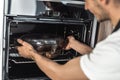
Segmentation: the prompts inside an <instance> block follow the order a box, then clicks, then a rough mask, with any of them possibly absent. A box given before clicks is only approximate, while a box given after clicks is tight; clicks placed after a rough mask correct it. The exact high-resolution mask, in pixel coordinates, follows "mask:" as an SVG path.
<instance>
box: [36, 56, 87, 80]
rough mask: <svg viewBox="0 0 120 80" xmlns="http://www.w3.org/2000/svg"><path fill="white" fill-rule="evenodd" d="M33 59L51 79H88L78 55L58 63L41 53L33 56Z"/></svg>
mask: <svg viewBox="0 0 120 80" xmlns="http://www.w3.org/2000/svg"><path fill="white" fill-rule="evenodd" d="M34 60H35V61H36V64H37V65H38V67H39V68H40V69H41V70H42V71H43V72H45V73H46V74H47V75H48V76H49V77H50V78H51V79H52V80H88V78H87V77H86V76H85V75H84V73H83V71H82V69H81V67H80V57H77V58H74V59H72V60H70V61H68V62H67V63H66V64H64V65H60V64H58V63H56V62H54V61H52V60H49V59H47V58H45V57H43V56H41V55H39V56H35V58H34Z"/></svg>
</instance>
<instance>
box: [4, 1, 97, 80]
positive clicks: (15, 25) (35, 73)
mask: <svg viewBox="0 0 120 80" xmlns="http://www.w3.org/2000/svg"><path fill="white" fill-rule="evenodd" d="M24 1H25V0H17V1H16V0H5V15H4V31H3V33H4V35H3V48H2V50H3V80H50V79H49V77H47V76H46V75H45V74H44V72H42V71H41V70H40V69H39V68H38V67H37V66H36V64H35V62H34V61H33V60H30V59H26V58H23V57H21V56H20V55H19V54H18V51H17V50H16V48H15V47H16V46H18V45H19V44H18V43H17V41H16V40H17V39H18V38H21V37H23V36H24V37H25V38H26V36H25V35H30V36H29V38H27V39H28V40H31V39H32V41H34V42H35V41H41V43H38V44H42V42H43V43H44V44H48V43H50V44H51V45H54V46H53V47H55V45H56V44H55V40H56V38H57V37H59V36H60V37H62V40H63V41H65V40H66V39H67V37H68V36H70V35H72V36H74V37H75V38H76V39H77V40H79V41H81V42H83V43H85V44H87V45H89V46H91V47H94V45H95V43H96V37H97V21H96V19H95V17H94V16H93V15H92V14H91V13H90V12H88V11H85V10H84V1H82V0H81V1H80V0H79V1H77V0H76V1H74V0H73V1H72V0H70V1H62V0H56V1H55V0H31V1H30V0H26V1H25V2H26V3H25V2H24ZM18 3H19V5H16V4H18ZM17 9H18V10H17ZM31 35H33V36H34V38H33V37H32V36H31ZM44 35H45V36H47V38H44V37H43V36H44ZM51 35H54V37H52V36H51ZM36 37H37V38H36ZM45 42H46V43H45ZM42 46H44V45H42ZM47 47H49V48H50V49H48V51H50V50H51V46H47ZM52 49H53V48H52ZM53 51H54V50H53ZM57 53H59V54H58V55H57V56H54V57H52V58H50V59H51V60H53V61H56V62H57V63H59V64H65V63H66V62H67V61H69V60H70V59H72V58H74V57H77V56H81V55H80V53H78V52H76V51H74V50H72V49H71V50H67V51H66V50H64V49H60V50H58V52H57ZM43 55H44V53H43Z"/></svg>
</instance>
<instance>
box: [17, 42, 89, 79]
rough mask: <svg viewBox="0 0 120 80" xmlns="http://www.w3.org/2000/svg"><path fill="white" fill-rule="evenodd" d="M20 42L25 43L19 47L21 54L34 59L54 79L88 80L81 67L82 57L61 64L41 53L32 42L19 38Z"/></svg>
mask: <svg viewBox="0 0 120 80" xmlns="http://www.w3.org/2000/svg"><path fill="white" fill-rule="evenodd" d="M18 42H19V43H20V44H22V45H23V46H20V47H18V48H17V49H18V51H19V53H20V55H21V56H23V57H25V58H31V59H33V60H34V61H35V62H36V64H37V65H38V67H39V68H40V69H41V70H42V71H43V72H44V73H45V74H47V76H49V77H50V78H51V79H52V80H87V77H86V76H85V75H84V73H83V72H82V69H81V67H80V57H78V58H74V59H72V60H70V61H68V62H67V63H66V64H64V65H60V64H58V63H56V62H54V61H52V60H50V59H47V58H45V57H43V56H41V55H39V54H38V53H37V52H36V51H35V50H34V49H33V47H32V46H31V45H30V44H28V43H26V42H24V41H22V40H18Z"/></svg>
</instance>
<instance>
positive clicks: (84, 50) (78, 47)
mask: <svg viewBox="0 0 120 80" xmlns="http://www.w3.org/2000/svg"><path fill="white" fill-rule="evenodd" d="M68 39H69V43H68V45H67V47H66V50H68V49H71V48H72V49H74V50H75V51H77V52H79V53H80V54H88V53H91V52H92V48H91V47H89V46H88V45H86V44H83V43H81V42H79V41H77V40H75V38H74V37H73V36H69V37H68Z"/></svg>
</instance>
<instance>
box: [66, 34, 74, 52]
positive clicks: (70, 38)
mask: <svg viewBox="0 0 120 80" xmlns="http://www.w3.org/2000/svg"><path fill="white" fill-rule="evenodd" d="M68 41H69V42H68V44H67V46H66V48H65V50H69V49H71V48H72V46H71V45H72V42H74V41H75V38H74V37H73V36H68Z"/></svg>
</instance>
